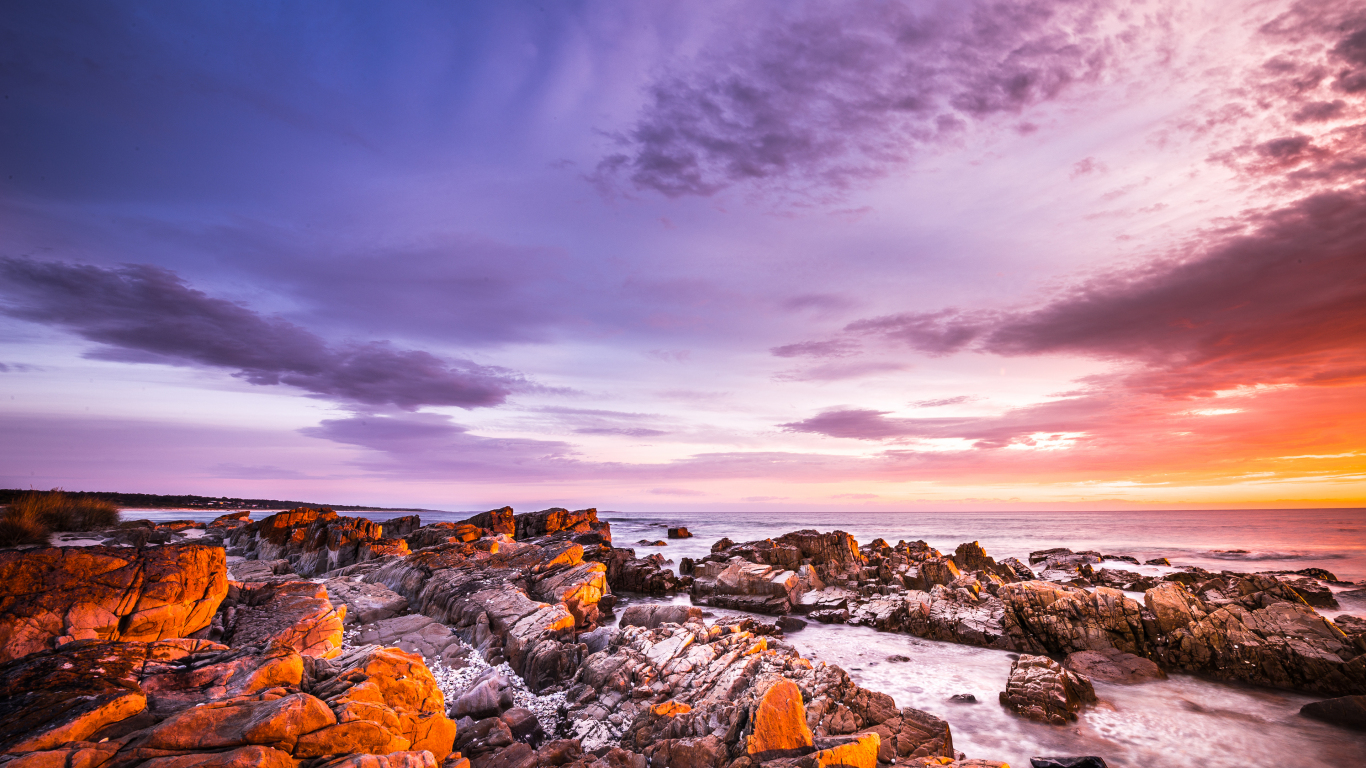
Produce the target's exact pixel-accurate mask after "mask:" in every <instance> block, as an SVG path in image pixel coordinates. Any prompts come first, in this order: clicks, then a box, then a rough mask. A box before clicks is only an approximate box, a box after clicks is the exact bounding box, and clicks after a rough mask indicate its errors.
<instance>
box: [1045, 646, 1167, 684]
mask: <svg viewBox="0 0 1366 768" xmlns="http://www.w3.org/2000/svg"><path fill="white" fill-rule="evenodd" d="M1063 667H1065V668H1066V669H1068V670H1071V671H1072V672H1076V673H1077V674H1079V675H1081V676H1083V677H1086V678H1089V679H1091V680H1100V681H1103V682H1106V683H1119V684H1121V685H1136V684H1139V683H1149V682H1152V681H1154V680H1166V679H1167V673H1166V672H1163V671H1162V668H1161V667H1159V666H1157V665H1156V664H1154V663H1153V662H1152V661H1151V660H1150V659H1145V658H1143V657H1142V656H1135V655H1133V654H1131V653H1124V652H1123V651H1121V650H1118V649H1116V648H1107V649H1105V650H1102V651H1077V652H1075V653H1070V654H1068V655H1067V659H1066V660H1065V661H1063Z"/></svg>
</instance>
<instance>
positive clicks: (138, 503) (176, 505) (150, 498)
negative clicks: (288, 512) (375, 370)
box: [0, 488, 427, 512]
mask: <svg viewBox="0 0 1366 768" xmlns="http://www.w3.org/2000/svg"><path fill="white" fill-rule="evenodd" d="M63 492H64V493H65V494H66V495H67V496H73V497H76V498H88V499H100V500H102V501H108V502H111V503H113V504H117V505H118V506H120V507H142V508H144V509H223V510H228V509H293V508H295V507H330V508H332V509H335V510H337V511H339V512H355V511H357V510H362V509H368V510H377V511H381V512H425V511H427V510H423V509H411V508H408V507H358V506H355V505H350V504H318V503H316V502H312V501H285V500H281V499H237V498H229V497H227V496H219V497H217V498H215V497H213V496H188V495H187V496H171V495H165V494H159V493H112V492H105V491H63ZM25 493H29V491H27V490H21V489H16V488H4V489H0V504H9V503H11V502H13V501H14V500H15V499H16V498H18V497H19V496H22V495H23V494H25Z"/></svg>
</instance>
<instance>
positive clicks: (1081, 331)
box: [846, 185, 1366, 396]
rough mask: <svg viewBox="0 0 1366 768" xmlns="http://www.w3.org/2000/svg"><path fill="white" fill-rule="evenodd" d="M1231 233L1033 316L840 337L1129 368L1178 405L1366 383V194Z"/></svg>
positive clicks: (901, 321)
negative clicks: (1266, 389) (1253, 389)
mask: <svg viewBox="0 0 1366 768" xmlns="http://www.w3.org/2000/svg"><path fill="white" fill-rule="evenodd" d="M1232 229H1234V231H1235V232H1236V234H1231V235H1230V234H1227V233H1226V231H1225V232H1222V233H1221V232H1214V233H1211V234H1210V235H1209V236H1207V237H1206V238H1205V239H1200V238H1196V239H1194V240H1193V241H1192V244H1191V246H1190V247H1189V249H1188V250H1186V251H1183V252H1179V253H1176V254H1173V255H1171V256H1169V257H1167V258H1165V259H1162V260H1159V261H1156V262H1154V263H1151V264H1149V265H1147V266H1144V267H1141V268H1138V269H1135V270H1128V271H1121V272H1115V273H1110V274H1104V275H1101V276H1099V277H1096V278H1093V279H1091V280H1087V281H1084V282H1082V283H1080V284H1079V285H1076V286H1074V287H1073V288H1071V289H1069V290H1066V291H1064V292H1063V293H1062V294H1061V295H1059V296H1058V297H1056V298H1055V299H1054V300H1052V301H1050V302H1048V303H1046V304H1044V305H1043V306H1041V307H1039V308H1037V309H1033V310H1024V311H1016V312H995V313H973V312H959V311H956V310H942V311H939V312H932V313H906V314H900V315H889V316H884V317H878V318H870V319H865V320H860V321H856V322H854V323H850V324H849V325H848V326H847V327H846V330H847V331H848V332H850V333H852V334H856V335H858V336H864V337H867V336H873V337H880V338H883V339H886V340H888V341H892V342H895V343H897V344H902V345H905V346H908V347H911V348H913V349H917V350H919V351H922V352H927V353H929V354H932V355H943V354H949V353H952V352H957V351H962V350H972V351H977V352H985V353H990V354H996V355H1005V356H1015V355H1042V354H1075V355H1084V356H1089V357H1096V358H1101V359H1110V360H1115V361H1121V362H1128V363H1131V364H1137V365H1138V366H1139V368H1138V369H1136V370H1135V375H1136V376H1137V379H1136V381H1141V385H1142V386H1143V387H1144V388H1148V389H1156V390H1159V391H1162V392H1164V393H1166V394H1168V395H1171V396H1197V395H1205V394H1210V393H1212V392H1213V391H1215V390H1219V389H1229V388H1232V387H1235V386H1239V385H1253V384H1277V383H1285V384H1300V385H1312V384H1329V383H1332V384H1345V383H1349V382H1354V381H1366V313H1364V312H1362V310H1361V308H1362V307H1363V306H1366V258H1363V254H1366V185H1357V186H1356V187H1354V188H1352V189H1348V190H1341V191H1333V192H1324V193H1319V194H1315V195H1311V196H1308V197H1305V198H1302V199H1300V200H1297V201H1294V202H1293V203H1290V204H1288V205H1285V206H1283V207H1280V208H1275V209H1271V210H1263V211H1259V212H1253V213H1249V214H1248V215H1246V216H1245V217H1244V219H1243V220H1242V221H1240V222H1238V223H1237V226H1235V227H1232Z"/></svg>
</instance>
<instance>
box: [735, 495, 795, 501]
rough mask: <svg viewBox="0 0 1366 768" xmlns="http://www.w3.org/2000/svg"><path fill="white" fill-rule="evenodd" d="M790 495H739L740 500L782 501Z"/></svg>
mask: <svg viewBox="0 0 1366 768" xmlns="http://www.w3.org/2000/svg"><path fill="white" fill-rule="evenodd" d="M789 498H791V497H790V496H741V497H740V501H783V500H784V499H789Z"/></svg>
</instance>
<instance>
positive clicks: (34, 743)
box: [5, 691, 147, 752]
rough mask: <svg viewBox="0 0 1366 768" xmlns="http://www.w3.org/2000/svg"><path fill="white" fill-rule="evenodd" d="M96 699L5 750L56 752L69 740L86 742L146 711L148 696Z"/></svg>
mask: <svg viewBox="0 0 1366 768" xmlns="http://www.w3.org/2000/svg"><path fill="white" fill-rule="evenodd" d="M93 698H94V701H93V702H91V703H92V705H93V706H91V707H88V708H85V707H83V708H80V709H79V710H76V711H75V713H74V716H71V717H69V718H66V719H65V722H61V723H59V724H57V725H56V726H55V727H51V728H47V729H45V730H43V731H42V732H40V733H37V734H34V735H33V736H31V737H29V738H28V739H25V740H24V741H21V742H19V743H18V744H15V745H13V746H11V747H9V748H8V749H7V750H5V751H7V752H31V751H37V750H40V749H55V748H56V747H58V746H60V745H62V744H65V743H67V742H68V741H83V740H84V739H85V738H86V737H87V736H90V735H91V734H93V733H94V732H95V731H98V730H99V729H101V728H103V727H104V726H106V725H109V724H110V723H117V722H119V721H120V720H126V719H128V718H130V717H132V716H133V715H136V714H137V713H139V712H141V711H142V710H144V709H146V708H147V697H146V696H143V695H142V694H141V693H134V692H133V691H128V692H126V693H122V694H113V695H106V696H98V697H93ZM68 712H69V713H70V712H71V711H70V710H68Z"/></svg>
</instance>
